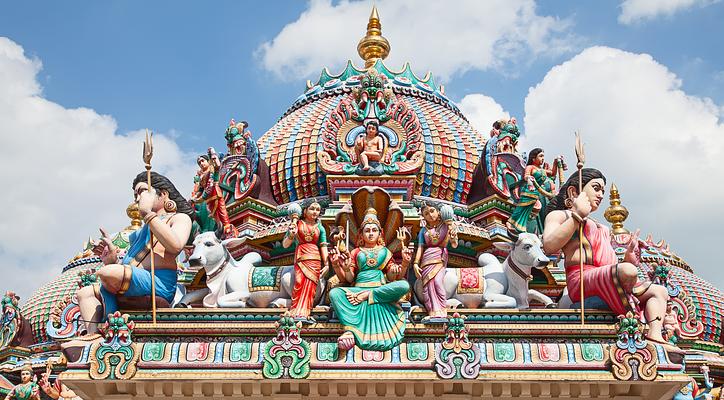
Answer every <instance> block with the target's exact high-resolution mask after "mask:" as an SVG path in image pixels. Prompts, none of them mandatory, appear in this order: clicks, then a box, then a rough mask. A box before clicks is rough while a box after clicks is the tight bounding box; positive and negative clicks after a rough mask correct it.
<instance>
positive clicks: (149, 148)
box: [143, 130, 156, 326]
mask: <svg viewBox="0 0 724 400" xmlns="http://www.w3.org/2000/svg"><path fill="white" fill-rule="evenodd" d="M151 158H153V132H151V133H150V134H149V133H148V130H146V139H145V141H144V142H143V163H144V165H145V167H146V180H147V181H148V191H149V193H150V192H151V190H153V188H152V187H151ZM149 233H150V235H151V237H150V240H149V243H151V315H152V321H153V325H154V326H155V325H156V265H155V262H154V258H155V257H154V254H153V231H151V230H150V229H149Z"/></svg>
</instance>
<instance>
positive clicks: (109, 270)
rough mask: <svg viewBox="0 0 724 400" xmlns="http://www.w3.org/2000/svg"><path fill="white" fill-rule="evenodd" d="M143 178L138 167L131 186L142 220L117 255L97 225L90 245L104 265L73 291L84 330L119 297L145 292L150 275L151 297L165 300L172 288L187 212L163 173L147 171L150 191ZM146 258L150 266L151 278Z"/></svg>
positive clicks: (94, 324) (186, 235) (183, 242)
mask: <svg viewBox="0 0 724 400" xmlns="http://www.w3.org/2000/svg"><path fill="white" fill-rule="evenodd" d="M146 179H147V175H146V172H142V173H140V174H138V176H136V178H135V179H134V180H133V186H132V188H133V191H134V194H135V199H136V203H137V204H138V209H139V212H140V213H141V216H142V217H143V220H144V222H145V224H144V225H143V226H142V227H141V228H140V229H139V230H137V231H135V232H133V233H132V234H131V235H130V245H129V247H128V249H127V251H126V253H125V255H124V256H123V258H120V257H119V249H118V248H117V247H116V246H115V245H114V244H113V243H112V241H111V239H110V238H109V237H108V235H106V234H105V232H104V231H103V230H101V234H102V237H101V242H100V244H99V245H98V246H97V248H96V249H95V252H96V253H97V254H99V255H100V257H101V259H102V261H103V264H104V265H103V266H102V267H100V269H98V271H96V276H97V277H98V279H99V281H100V284H95V285H91V286H85V287H83V288H80V289H79V290H78V292H77V296H78V304H79V306H80V312H81V318H82V320H83V321H85V331H86V333H88V334H94V333H96V332H97V330H98V329H97V325H98V324H99V323H100V322H102V321H103V320H105V318H106V316H107V315H108V314H111V313H113V312H115V311H117V310H118V298H119V297H121V296H125V297H144V296H150V295H151V280H152V279H153V280H155V286H156V296H157V297H160V298H162V299H164V300H166V301H167V302H168V303H169V304H170V303H171V302H172V300H173V297H174V295H175V293H176V277H177V272H176V268H177V262H176V258H177V256H178V255H179V253H181V251H182V250H183V248H184V246H185V245H186V243H187V241H188V238H189V235H190V233H191V215H193V211H192V208H191V206H190V204H189V202H187V201H186V200H185V199H184V198H183V196H181V194H180V193H179V192H178V190H177V189H176V187H175V186H174V185H173V183H171V181H170V180H168V178H166V177H165V176H163V175H160V174H157V173H155V172H151V190H149V188H148V183H147V180H146ZM151 237H153V243H151ZM151 258H153V261H154V267H155V276H153V277H152V276H151V271H150V268H151Z"/></svg>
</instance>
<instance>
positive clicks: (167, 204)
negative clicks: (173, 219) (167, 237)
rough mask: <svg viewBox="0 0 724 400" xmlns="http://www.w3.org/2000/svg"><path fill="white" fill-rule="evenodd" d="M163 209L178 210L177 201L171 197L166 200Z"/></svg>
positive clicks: (170, 211)
mask: <svg viewBox="0 0 724 400" xmlns="http://www.w3.org/2000/svg"><path fill="white" fill-rule="evenodd" d="M163 209H164V210H165V211H166V212H169V213H172V212H176V202H175V201H173V200H171V199H169V200H166V201H164V202H163Z"/></svg>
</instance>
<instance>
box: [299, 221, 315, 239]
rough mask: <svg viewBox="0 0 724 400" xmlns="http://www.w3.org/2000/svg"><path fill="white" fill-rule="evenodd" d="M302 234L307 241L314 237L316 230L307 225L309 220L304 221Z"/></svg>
mask: <svg viewBox="0 0 724 400" xmlns="http://www.w3.org/2000/svg"><path fill="white" fill-rule="evenodd" d="M301 230H302V235H304V241H305V242H311V241H312V239H314V231H313V229H312V228H310V227H309V225H307V221H302V229H301Z"/></svg>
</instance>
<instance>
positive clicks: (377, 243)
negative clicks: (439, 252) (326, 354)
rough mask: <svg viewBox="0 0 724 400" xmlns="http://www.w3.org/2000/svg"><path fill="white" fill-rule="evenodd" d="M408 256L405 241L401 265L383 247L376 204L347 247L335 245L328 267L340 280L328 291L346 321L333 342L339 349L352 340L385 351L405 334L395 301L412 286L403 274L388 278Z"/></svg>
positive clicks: (346, 347) (402, 316) (404, 264)
mask: <svg viewBox="0 0 724 400" xmlns="http://www.w3.org/2000/svg"><path fill="white" fill-rule="evenodd" d="M411 259H412V250H411V249H409V248H407V247H403V250H402V265H399V264H396V263H395V262H393V261H392V252H391V251H390V250H389V249H388V248H387V247H385V242H384V239H383V236H382V227H381V225H380V222H379V220H378V219H377V213H376V211H375V210H374V209H369V210H367V212H366V214H365V217H364V220H363V222H362V225H361V227H360V232H359V234H358V239H357V248H355V249H354V250H352V251H351V252H347V251H342V252H339V251H336V250H333V251H332V254H331V258H330V260H331V262H332V267H333V268H334V270H335V272H336V273H337V275H338V276H339V279H340V282H342V283H343V284H344V283H347V284H351V285H353V286H350V287H336V288H334V289H332V290H331V291H330V293H329V298H330V301H331V303H332V307H333V308H334V311H335V312H336V313H337V316H338V318H339V320H340V322H341V323H342V325H343V326H344V330H345V332H344V334H342V336H340V337H339V339H338V340H337V344H338V346H339V348H340V349H342V350H349V349H351V348H352V347H354V346H355V345H357V346H358V347H359V348H361V349H364V350H376V351H386V350H390V349H392V348H393V347H395V346H397V345H398V344H399V343H400V342H401V341H402V338H403V336H404V331H405V313H404V312H403V311H402V308H401V307H400V305H399V304H398V302H399V301H400V299H401V298H402V297H403V296H404V295H405V294H407V292H409V290H410V284H409V283H407V281H405V280H397V281H392V282H388V280H391V279H392V277H395V276H399V272H400V270H401V269H406V268H407V267H408V266H409V264H410V260H411Z"/></svg>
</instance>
